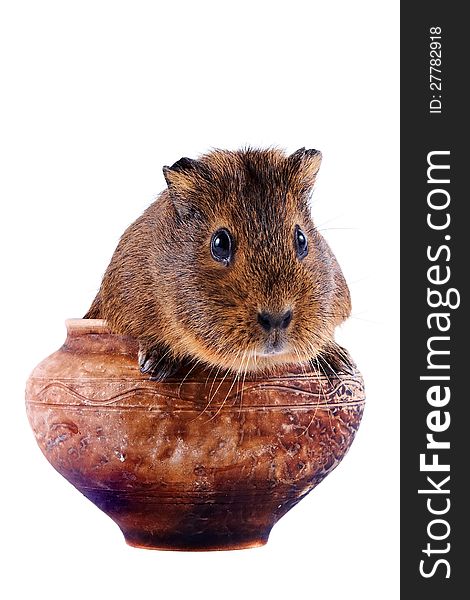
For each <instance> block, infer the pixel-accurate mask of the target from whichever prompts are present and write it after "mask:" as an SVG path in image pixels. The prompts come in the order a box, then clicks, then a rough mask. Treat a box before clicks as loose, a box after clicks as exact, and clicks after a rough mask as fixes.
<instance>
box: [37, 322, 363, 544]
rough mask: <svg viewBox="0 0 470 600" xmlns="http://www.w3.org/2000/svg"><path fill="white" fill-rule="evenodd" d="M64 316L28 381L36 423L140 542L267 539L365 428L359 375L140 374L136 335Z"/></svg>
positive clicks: (52, 455) (66, 471)
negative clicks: (54, 346)
mask: <svg viewBox="0 0 470 600" xmlns="http://www.w3.org/2000/svg"><path fill="white" fill-rule="evenodd" d="M66 325H67V339H66V342H65V344H64V345H63V346H62V348H60V350H58V351H57V352H55V353H54V354H52V355H51V356H49V357H48V358H46V359H45V360H44V361H43V362H42V363H40V364H39V365H38V366H37V367H36V369H35V370H34V371H33V373H32V374H31V376H30V378H29V380H28V383H27V388H26V406H27V413H28V418H29V421H30V424H31V427H32V429H33V431H34V433H35V435H36V439H37V443H38V445H39V447H40V448H41V450H42V452H43V454H44V456H45V457H46V458H47V460H48V461H49V462H50V463H51V464H52V465H53V466H54V468H55V469H57V471H58V472H59V473H61V474H62V475H63V476H64V477H65V478H66V479H67V480H68V481H69V482H70V483H72V484H73V485H74V486H75V487H76V488H77V489H78V490H80V492H82V494H84V495H85V496H86V497H87V498H89V499H90V500H91V501H92V502H94V503H95V504H96V505H97V506H98V507H99V508H100V509H101V510H103V511H104V512H105V513H106V514H108V515H109V516H110V517H111V518H112V519H113V520H114V521H115V522H116V523H117V524H118V525H119V527H120V528H121V530H122V532H123V533H124V536H125V539H126V541H127V543H128V544H130V545H132V546H138V547H145V548H158V549H171V550H179V549H182V550H204V549H235V548H248V547H253V546H259V545H262V544H265V543H266V541H267V539H268V536H269V532H270V530H271V528H272V526H273V525H274V523H276V521H278V520H279V519H280V518H281V517H282V516H283V515H284V514H285V513H286V512H287V511H288V510H289V509H290V508H292V507H293V506H294V505H295V504H297V502H299V500H301V499H302V498H303V497H304V496H305V495H306V494H308V493H309V492H310V491H311V490H312V489H313V488H314V487H315V486H316V485H317V484H318V483H320V481H322V479H324V478H325V477H326V476H327V475H328V473H330V472H331V471H332V470H333V469H334V468H335V467H336V466H337V465H338V463H339V462H340V461H341V459H342V458H343V456H344V454H345V453H346V451H347V450H348V448H349V446H350V445H351V443H352V441H353V439H354V435H355V433H356V430H357V428H358V426H359V422H360V420H361V416H362V411H363V407H364V388H363V383H362V379H361V376H360V374H359V373H356V374H355V375H354V376H351V375H341V376H340V378H339V379H338V378H334V379H331V378H330V379H327V377H325V375H324V374H323V373H318V372H315V371H309V372H305V371H304V370H302V369H300V368H294V369H290V370H288V371H285V370H284V371H283V372H276V373H274V374H272V375H270V376H269V377H266V376H265V377H263V378H261V377H255V376H247V377H246V379H245V381H244V382H243V385H242V383H241V382H238V383H237V382H234V380H233V379H232V378H231V377H230V376H226V377H223V376H222V375H219V376H218V377H217V378H215V379H214V373H211V372H208V371H202V370H197V369H193V370H192V371H187V372H183V373H178V376H177V377H175V378H174V379H172V380H168V381H164V382H162V383H157V382H154V381H149V380H148V378H147V377H146V376H143V375H141V374H140V372H139V369H138V367H137V342H136V340H134V339H132V338H128V337H124V336H119V335H115V334H112V333H110V332H109V330H108V329H107V328H106V325H105V323H104V322H103V321H100V320H80V319H76V320H69V321H67V322H66ZM209 400H210V402H209Z"/></svg>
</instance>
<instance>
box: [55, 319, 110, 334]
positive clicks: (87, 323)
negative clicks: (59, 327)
mask: <svg viewBox="0 0 470 600" xmlns="http://www.w3.org/2000/svg"><path fill="white" fill-rule="evenodd" d="M65 327H66V328H67V333H73V334H78V335H80V334H82V335H83V334H88V333H104V334H109V333H112V331H111V329H110V328H109V327H108V325H107V323H106V321H105V320H104V319H66V320H65Z"/></svg>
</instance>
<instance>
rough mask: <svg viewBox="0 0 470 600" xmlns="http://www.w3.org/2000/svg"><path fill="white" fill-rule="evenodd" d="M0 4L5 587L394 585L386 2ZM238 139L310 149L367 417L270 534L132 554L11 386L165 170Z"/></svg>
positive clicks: (19, 382) (392, 55)
mask: <svg viewBox="0 0 470 600" xmlns="http://www.w3.org/2000/svg"><path fill="white" fill-rule="evenodd" d="M0 6H1V8H0V56H1V57H2V66H1V69H2V72H1V83H2V87H3V91H2V96H1V98H0V102H1V104H2V107H1V113H0V118H1V140H0V165H1V166H0V170H1V173H2V174H1V182H0V185H1V196H0V198H1V211H2V216H1V227H2V234H1V236H0V238H1V239H0V243H1V245H2V248H1V254H0V256H1V259H2V270H1V275H2V286H1V287H2V293H1V301H2V308H1V314H2V317H3V322H2V343H1V352H2V357H1V363H0V364H1V365H2V398H1V402H2V418H1V444H2V448H1V459H2V469H1V479H2V489H3V491H2V494H1V501H2V504H4V506H3V507H2V520H3V524H2V529H1V546H2V549H3V554H4V558H3V561H2V562H3V564H2V567H3V568H2V571H3V575H2V579H1V582H0V585H1V587H2V588H5V589H4V593H3V594H2V595H3V597H5V598H8V599H16V598H24V597H34V598H37V599H38V600H42V599H46V598H47V599H49V598H51V597H61V598H73V599H75V598H77V599H78V598H80V599H81V600H83V599H84V598H91V599H95V598H101V597H103V598H112V599H116V600H120V599H124V598H139V597H142V598H144V597H145V598H148V597H151V598H159V597H162V598H166V597H171V598H176V599H180V598H191V599H199V598H204V599H206V600H212V599H216V598H217V599H218V598H229V599H230V598H242V597H243V598H249V599H251V598H255V597H258V598H261V597H262V598H264V597H266V598H273V599H277V598H279V599H280V598H285V597H289V598H295V597H302V598H321V597H323V596H325V597H327V598H329V599H331V600H339V599H340V598H344V597H347V598H349V599H351V600H354V599H361V600H367V599H369V598H370V599H374V600H375V599H377V598H380V599H381V600H388V599H391V598H393V599H395V598H398V576H399V573H398V408H399V406H398V359H397V357H398V291H399V290H398V180H399V172H398V91H399V90H398V2H380V3H379V2H375V1H372V0H371V1H365V0H357V1H355V2H350V1H337V2H325V1H323V0H322V1H321V2H320V1H317V2H314V1H312V0H310V1H296V0H290V1H289V2H287V1H285V2H277V1H275V0H270V1H269V2H262V1H255V0H251V1H245V0H237V2H220V1H218V2H209V1H204V0H197V1H195V2H190V1H183V0H179V1H178V2H169V1H168V2H165V3H163V2H161V3H160V2H157V1H156V0H155V1H153V2H144V1H136V0H134V1H132V2H121V1H113V2H111V1H110V2H106V1H100V0H93V1H84V0H81V1H80V2H78V1H77V2H70V1H64V0H60V1H56V2H54V1H51V0H42V1H41V2H34V1H31V2H26V1H21V0H16V1H13V0H12V1H10V2H2V3H1V4H0ZM247 143H249V144H252V145H255V146H256V145H259V146H265V145H278V146H280V147H283V148H285V149H286V150H288V151H289V152H292V151H294V150H296V149H297V148H299V147H301V146H307V147H308V148H312V147H313V148H318V149H321V150H322V152H323V155H324V161H323V166H322V169H321V175H320V177H319V181H318V186H317V190H316V192H315V195H314V203H313V209H314V219H315V220H316V222H317V224H318V225H319V226H320V228H321V229H323V232H324V235H325V237H326V238H327V239H328V241H329V242H330V244H331V245H332V247H333V250H334V251H335V253H336V255H337V257H338V260H339V262H340V264H341V265H342V267H343V270H344V272H345V275H346V278H347V279H348V281H349V283H350V287H351V291H352V297H353V317H352V318H351V319H350V320H349V322H348V323H347V324H346V325H344V326H343V327H342V329H341V331H339V332H338V340H339V341H340V342H341V343H343V345H345V346H347V347H348V348H349V350H350V351H351V353H352V355H353V356H354V357H355V359H356V361H357V363H358V365H359V367H360V368H361V370H362V372H363V374H364V378H365V381H366V386H367V393H368V404H367V408H366V413H365V416H364V419H363V423H362V426H361V429H360V431H359V433H358V435H357V438H356V441H355V443H354V444H353V447H352V448H351V450H350V452H349V454H348V455H347V456H346V458H345V459H344V461H343V463H342V464H341V465H340V467H339V468H338V469H337V470H336V471H334V472H333V473H332V474H331V475H330V476H329V477H328V478H327V479H326V480H325V481H324V482H323V483H322V484H321V485H320V486H319V487H318V488H317V489H316V490H315V491H313V492H312V493H311V494H310V495H309V496H308V497H307V498H306V499H304V500H303V501H302V502H301V503H300V504H299V505H298V506H297V507H296V508H294V509H293V510H292V511H291V512H290V513H288V514H287V515H286V516H285V517H284V518H283V519H282V520H281V521H280V522H279V523H278V524H277V525H276V526H275V527H274V530H273V532H272V534H271V538H270V541H269V543H268V545H267V546H265V547H263V548H259V549H253V550H244V551H237V552H215V553H177V552H156V551H146V550H137V549H133V548H130V547H127V546H126V545H125V543H124V541H123V538H122V535H121V533H120V531H119V529H118V528H117V526H116V525H114V523H113V522H112V521H111V520H110V519H108V518H107V517H106V516H105V515H104V514H103V513H101V512H100V511H99V510H98V509H97V508H95V507H94V506H93V505H92V504H91V503H90V502H88V500H86V499H85V498H84V497H82V496H81V495H80V494H79V493H78V492H77V491H76V490H75V489H74V488H72V486H70V485H69V484H68V483H67V482H66V481H65V480H64V479H62V478H61V476H60V475H58V474H57V473H56V472H55V471H54V470H53V469H52V467H51V466H50V465H49V464H48V463H47V462H46V460H45V459H44V458H43V456H42V454H41V453H40V451H39V449H38V448H37V446H36V444H35V441H34V438H33V435H32V433H31V431H30V429H29V426H28V423H27V420H26V417H25V412H24V385H25V381H26V379H27V377H28V375H29V373H30V371H31V370H32V369H33V367H34V366H35V365H36V364H37V363H38V362H39V361H40V360H42V359H43V358H44V357H46V356H47V355H48V354H50V353H52V352H53V351H55V350H56V349H57V348H58V347H59V346H60V345H61V344H62V342H63V340H64V337H65V328H64V323H63V322H64V320H65V319H66V318H68V317H80V316H82V315H83V314H84V312H85V311H86V310H87V308H88V306H89V304H90V302H91V300H92V298H93V296H94V294H95V292H96V290H97V288H98V286H99V282H100V278H101V276H102V274H103V272H104V270H105V268H106V266H107V264H108V261H109V259H110V257H111V254H112V252H113V250H114V247H115V245H116V243H117V241H118V238H119V236H120V234H121V233H122V232H123V230H124V229H125V227H127V225H128V224H129V223H130V222H131V221H132V220H133V219H135V218H136V217H137V216H138V215H139V214H140V213H141V212H142V211H143V210H144V208H146V206H147V205H148V204H150V202H152V200H153V199H154V198H155V196H156V195H157V194H158V193H159V192H160V191H161V189H162V188H163V187H164V179H163V175H162V172H161V167H162V166H163V165H164V164H172V163H173V162H174V161H176V160H177V159H178V158H180V157H181V156H190V157H195V156H197V155H198V154H199V153H202V152H205V151H207V150H208V149H210V147H221V148H229V149H236V148H238V147H240V146H242V145H244V144H247Z"/></svg>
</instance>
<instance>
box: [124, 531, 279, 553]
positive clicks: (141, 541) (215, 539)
mask: <svg viewBox="0 0 470 600" xmlns="http://www.w3.org/2000/svg"><path fill="white" fill-rule="evenodd" d="M121 531H122V533H123V535H124V539H125V541H126V544H127V545H128V546H132V547H133V548H141V549H144V550H171V551H176V552H207V551H216V550H246V549H249V548H259V547H260V546H265V545H266V544H267V542H268V538H269V533H268V534H267V535H266V537H262V538H260V537H253V538H238V537H237V536H220V535H219V536H216V535H212V536H211V535H207V534H205V535H203V536H195V537H194V538H192V539H191V538H188V537H187V536H181V537H178V536H176V537H175V536H173V537H171V538H170V539H167V540H163V539H162V538H161V537H159V536H158V535H156V536H153V535H151V534H148V535H143V534H142V533H137V534H131V533H128V532H125V531H123V530H122V529H121Z"/></svg>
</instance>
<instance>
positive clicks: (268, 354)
mask: <svg viewBox="0 0 470 600" xmlns="http://www.w3.org/2000/svg"><path fill="white" fill-rule="evenodd" d="M282 354H287V351H286V349H285V348H278V349H276V348H271V349H270V350H267V349H266V348H265V349H263V350H259V351H257V352H256V353H255V356H257V357H260V358H272V357H273V356H280V355H282Z"/></svg>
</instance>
